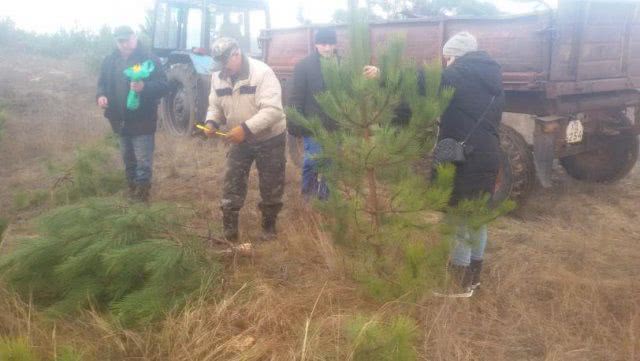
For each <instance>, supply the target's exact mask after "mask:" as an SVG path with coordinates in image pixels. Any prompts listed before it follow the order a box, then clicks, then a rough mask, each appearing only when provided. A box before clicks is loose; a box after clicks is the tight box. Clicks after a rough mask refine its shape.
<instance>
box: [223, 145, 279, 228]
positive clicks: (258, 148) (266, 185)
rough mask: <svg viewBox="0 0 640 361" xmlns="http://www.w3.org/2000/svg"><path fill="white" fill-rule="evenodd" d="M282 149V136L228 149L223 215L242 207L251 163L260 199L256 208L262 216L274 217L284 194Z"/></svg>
mask: <svg viewBox="0 0 640 361" xmlns="http://www.w3.org/2000/svg"><path fill="white" fill-rule="evenodd" d="M285 146H286V135H285V134H284V133H283V134H280V135H278V136H275V137H273V138H271V139H267V140H265V141H263V142H260V143H241V144H237V145H233V146H232V147H231V150H230V151H229V153H228V155H227V170H226V173H225V176H224V189H223V195H222V202H221V208H222V211H223V212H238V211H240V209H241V208H242V206H243V205H244V201H245V199H246V197H247V185H248V181H249V171H250V170H251V165H252V164H253V162H254V161H255V162H256V167H257V168H258V180H259V182H260V196H261V198H262V201H261V202H260V203H259V204H258V208H260V211H262V214H263V216H266V217H276V216H277V215H278V213H279V212H280V210H281V209H282V195H283V194H284V174H285V166H286V162H287V161H286V157H285Z"/></svg>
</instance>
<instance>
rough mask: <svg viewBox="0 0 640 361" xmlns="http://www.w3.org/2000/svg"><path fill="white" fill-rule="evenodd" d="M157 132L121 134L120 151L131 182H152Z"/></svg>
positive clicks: (128, 179)
mask: <svg viewBox="0 0 640 361" xmlns="http://www.w3.org/2000/svg"><path fill="white" fill-rule="evenodd" d="M154 149H155V134H148V135H121V136H120V152H121V153H122V161H123V162H124V169H125V174H126V176H127V181H128V182H129V183H135V184H145V185H146V184H151V176H152V174H153V151H154Z"/></svg>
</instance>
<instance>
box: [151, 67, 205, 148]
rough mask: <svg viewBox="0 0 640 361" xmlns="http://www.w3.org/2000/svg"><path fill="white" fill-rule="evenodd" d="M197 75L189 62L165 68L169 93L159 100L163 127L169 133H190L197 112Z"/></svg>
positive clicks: (184, 134)
mask: <svg viewBox="0 0 640 361" xmlns="http://www.w3.org/2000/svg"><path fill="white" fill-rule="evenodd" d="M197 79H198V78H197V75H196V74H195V72H194V71H193V67H192V66H191V65H190V64H174V65H172V66H171V67H170V68H169V70H167V81H168V83H169V93H168V94H167V95H166V96H165V97H164V98H162V101H161V102H160V112H161V118H162V126H163V128H164V129H165V130H166V131H167V132H168V133H169V134H171V135H175V136H186V135H191V134H192V132H193V127H194V126H195V122H196V112H197V102H196V101H197V99H196V98H197V93H196V86H197Z"/></svg>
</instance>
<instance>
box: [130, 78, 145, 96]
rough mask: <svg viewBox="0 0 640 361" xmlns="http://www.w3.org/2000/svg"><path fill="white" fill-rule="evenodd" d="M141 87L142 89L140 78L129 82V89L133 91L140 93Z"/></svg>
mask: <svg viewBox="0 0 640 361" xmlns="http://www.w3.org/2000/svg"><path fill="white" fill-rule="evenodd" d="M142 89H144V82H143V81H142V80H140V81H132V82H131V90H133V91H134V92H136V93H140V92H141V91H142Z"/></svg>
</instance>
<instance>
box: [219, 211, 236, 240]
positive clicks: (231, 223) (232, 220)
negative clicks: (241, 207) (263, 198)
mask: <svg viewBox="0 0 640 361" xmlns="http://www.w3.org/2000/svg"><path fill="white" fill-rule="evenodd" d="M239 218H240V212H238V211H222V228H223V232H224V239H226V240H227V241H229V242H236V241H237V240H238V220H239Z"/></svg>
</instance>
